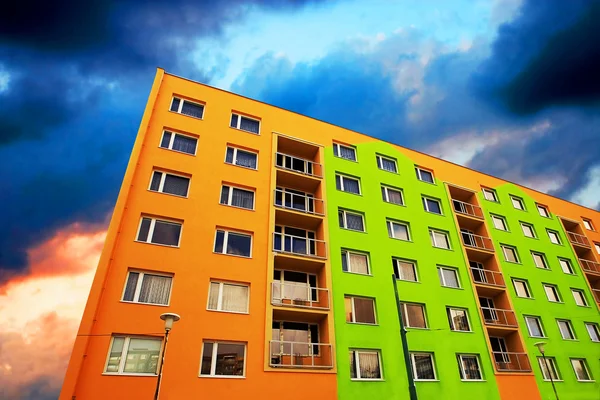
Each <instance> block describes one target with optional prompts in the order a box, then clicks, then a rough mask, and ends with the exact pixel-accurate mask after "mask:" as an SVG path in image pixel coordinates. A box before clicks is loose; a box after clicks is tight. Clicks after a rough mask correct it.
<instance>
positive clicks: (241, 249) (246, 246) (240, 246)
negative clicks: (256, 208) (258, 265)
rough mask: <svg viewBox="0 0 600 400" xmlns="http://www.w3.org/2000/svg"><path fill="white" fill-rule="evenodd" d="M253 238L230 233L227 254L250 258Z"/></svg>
mask: <svg viewBox="0 0 600 400" xmlns="http://www.w3.org/2000/svg"><path fill="white" fill-rule="evenodd" d="M251 242H252V240H251V238H250V236H248V235H240V234H237V233H233V232H229V234H228V237H227V254H234V255H238V256H245V257H250V247H251Z"/></svg>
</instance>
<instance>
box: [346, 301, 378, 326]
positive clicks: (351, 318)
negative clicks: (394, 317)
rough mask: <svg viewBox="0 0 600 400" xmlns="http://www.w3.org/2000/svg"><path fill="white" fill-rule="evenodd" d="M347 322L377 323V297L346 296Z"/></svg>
mask: <svg viewBox="0 0 600 400" xmlns="http://www.w3.org/2000/svg"><path fill="white" fill-rule="evenodd" d="M344 302H345V305H346V322H350V323H355V324H371V325H376V324H377V321H376V318H375V299H370V298H367V297H354V296H345V297H344Z"/></svg>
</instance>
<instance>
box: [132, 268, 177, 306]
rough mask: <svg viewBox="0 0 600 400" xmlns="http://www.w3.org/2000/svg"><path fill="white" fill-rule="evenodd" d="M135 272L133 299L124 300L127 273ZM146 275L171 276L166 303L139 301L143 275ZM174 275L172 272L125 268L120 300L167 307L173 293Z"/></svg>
mask: <svg viewBox="0 0 600 400" xmlns="http://www.w3.org/2000/svg"><path fill="white" fill-rule="evenodd" d="M132 272H134V273H137V274H139V275H138V280H137V283H136V286H135V291H134V293H133V300H124V299H123V297H124V296H125V290H127V282H129V274H130V273H132ZM146 275H156V276H164V277H166V278H171V285H170V287H169V296H168V297H167V299H168V301H167V304H160V303H146V302H143V301H139V299H140V292H141V291H142V284H143V282H144V277H145V276H146ZM173 278H174V275H173V274H169V273H166V272H157V271H143V270H140V269H134V268H131V269H128V270H127V275H126V276H125V285H123V292H122V293H121V301H122V302H123V303H131V304H146V305H149V306H160V307H168V306H169V305H171V294H172V293H173V281H174V279H173Z"/></svg>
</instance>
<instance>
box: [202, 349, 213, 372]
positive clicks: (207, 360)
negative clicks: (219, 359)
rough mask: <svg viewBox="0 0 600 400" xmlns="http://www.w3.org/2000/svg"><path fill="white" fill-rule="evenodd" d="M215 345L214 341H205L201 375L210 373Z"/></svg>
mask: <svg viewBox="0 0 600 400" xmlns="http://www.w3.org/2000/svg"><path fill="white" fill-rule="evenodd" d="M213 345H214V344H213V343H204V348H203V349H202V366H201V368H200V375H210V367H211V363H212V353H213Z"/></svg>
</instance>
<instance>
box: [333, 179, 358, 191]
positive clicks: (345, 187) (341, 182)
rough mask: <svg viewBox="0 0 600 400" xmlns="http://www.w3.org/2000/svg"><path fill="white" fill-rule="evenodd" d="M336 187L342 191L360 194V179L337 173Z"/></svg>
mask: <svg viewBox="0 0 600 400" xmlns="http://www.w3.org/2000/svg"><path fill="white" fill-rule="evenodd" d="M335 188H336V189H337V190H341V191H342V192H347V193H354V194H360V179H358V178H351V177H349V176H346V175H341V174H335Z"/></svg>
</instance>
